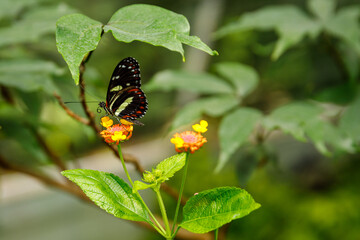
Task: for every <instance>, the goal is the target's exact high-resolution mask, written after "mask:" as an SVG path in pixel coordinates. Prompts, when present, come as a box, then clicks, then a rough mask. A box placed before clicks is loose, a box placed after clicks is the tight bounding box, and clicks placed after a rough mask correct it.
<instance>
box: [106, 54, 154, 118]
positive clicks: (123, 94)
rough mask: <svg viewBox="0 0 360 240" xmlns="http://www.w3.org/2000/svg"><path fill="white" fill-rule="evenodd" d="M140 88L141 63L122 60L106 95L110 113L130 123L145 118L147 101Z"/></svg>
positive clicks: (133, 60) (129, 58)
mask: <svg viewBox="0 0 360 240" xmlns="http://www.w3.org/2000/svg"><path fill="white" fill-rule="evenodd" d="M140 86H141V80H140V67H139V63H138V62H137V61H136V60H135V59H134V58H132V57H128V58H125V59H123V60H121V61H120V63H119V64H118V65H117V66H116V68H115V70H114V72H113V74H112V76H111V78H110V83H109V87H108V91H107V95H106V106H107V108H108V110H109V111H110V113H111V114H113V115H115V116H117V117H120V118H123V119H126V120H130V121H132V120H136V119H137V118H141V117H143V116H144V115H145V113H146V110H147V100H146V96H145V94H144V92H143V91H142V90H141V89H140Z"/></svg>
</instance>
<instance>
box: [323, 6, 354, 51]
mask: <svg viewBox="0 0 360 240" xmlns="http://www.w3.org/2000/svg"><path fill="white" fill-rule="evenodd" d="M359 17H360V6H359V5H352V6H349V7H344V8H342V9H340V10H339V11H338V12H337V14H336V15H335V16H334V17H332V18H331V19H330V20H329V21H328V22H327V24H326V30H327V31H328V32H329V33H331V34H333V35H335V36H337V37H339V38H341V39H342V40H343V41H345V42H346V43H347V44H349V45H350V46H351V47H353V48H355V50H356V52H357V54H358V55H360V23H359Z"/></svg>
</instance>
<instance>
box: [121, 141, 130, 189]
mask: <svg viewBox="0 0 360 240" xmlns="http://www.w3.org/2000/svg"><path fill="white" fill-rule="evenodd" d="M118 152H119V157H120V160H121V164H122V166H123V168H124V171H125V173H126V176H127V178H128V179H129V182H130V184H131V187H132V186H133V185H134V183H133V181H132V180H131V177H130V175H129V172H128V170H127V168H126V165H125V161H124V157H123V155H122V152H121V146H120V143H119V144H118Z"/></svg>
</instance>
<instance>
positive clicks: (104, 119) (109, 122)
mask: <svg viewBox="0 0 360 240" xmlns="http://www.w3.org/2000/svg"><path fill="white" fill-rule="evenodd" d="M113 123H114V122H113V120H111V119H110V118H109V117H102V118H101V125H102V126H103V127H105V128H108V127H110V126H111V125H113Z"/></svg>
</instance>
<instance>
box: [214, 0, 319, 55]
mask: <svg viewBox="0 0 360 240" xmlns="http://www.w3.org/2000/svg"><path fill="white" fill-rule="evenodd" d="M251 29H256V30H275V31H276V32H277V34H278V35H279V40H278V41H277V43H276V46H275V49H274V51H273V53H272V59H275V60H276V59H277V58H279V57H280V56H281V55H282V54H283V53H284V52H285V51H286V50H287V49H288V48H290V47H292V46H294V45H296V44H298V43H299V42H300V41H301V40H303V39H304V38H305V37H306V36H310V37H312V38H314V37H316V36H317V35H318V34H319V31H320V25H319V24H318V23H317V22H315V21H313V20H312V19H311V18H309V17H308V16H307V15H306V14H305V13H303V12H302V11H301V10H300V9H299V8H297V7H295V6H291V5H287V6H286V5H285V6H269V7H264V8H262V9H259V10H257V11H254V12H252V13H245V14H243V15H242V16H241V17H240V19H239V20H238V21H236V22H232V23H230V24H228V25H226V26H224V27H222V28H221V29H220V30H219V31H218V32H216V36H217V37H223V36H226V35H228V34H232V33H237V32H242V31H245V30H251Z"/></svg>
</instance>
